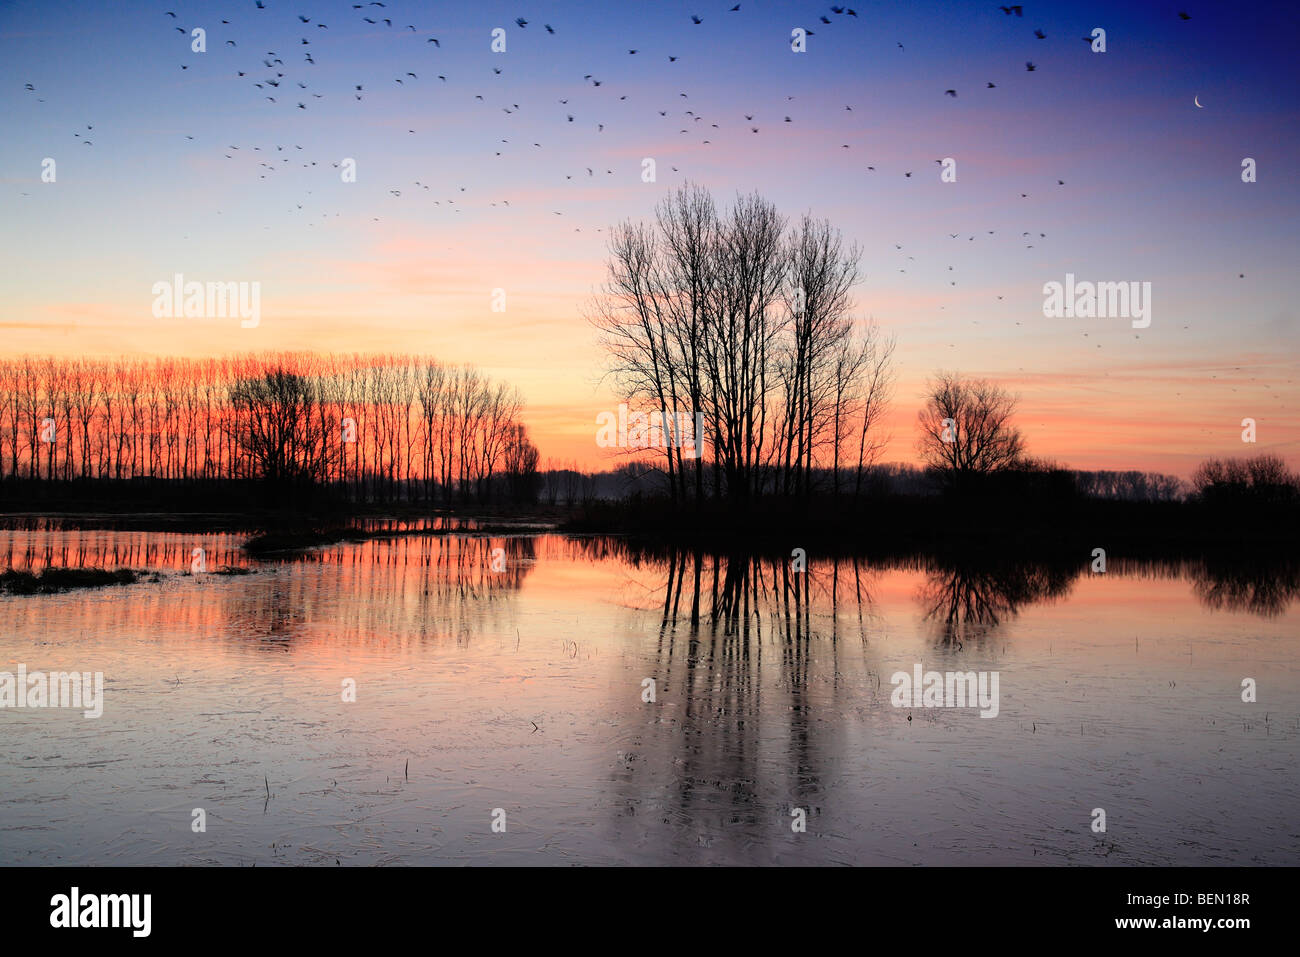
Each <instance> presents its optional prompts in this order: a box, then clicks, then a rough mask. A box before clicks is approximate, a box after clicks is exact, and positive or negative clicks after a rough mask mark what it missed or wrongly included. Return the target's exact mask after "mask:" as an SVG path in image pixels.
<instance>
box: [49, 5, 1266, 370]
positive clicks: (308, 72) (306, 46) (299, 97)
mask: <svg viewBox="0 0 1300 957" xmlns="http://www.w3.org/2000/svg"><path fill="white" fill-rule="evenodd" d="M267 2H268V0H254V3H255V10H256V11H266V10H267ZM742 5H743V4H742V3H737V4H734V5H733V6H730V7H728V8H726V10H725V13H724V16H725V15H739V14H741V12H742V11H741V7H742ZM351 9H352V11H353V13H354V14H355V16H356V17H357V20H358V22H359V23H365V24H367V25H368V26H371V27H379V26H380V25H381V24H382V27H383V30H385V31H387V30H392V31H394V32H395V33H402V34H407V33H409V34H415V35H416V36H422V37H423V39H424V44H423V46H424V47H425V48H427V49H429V52H430V53H431V54H433V53H434V52H435V51H441V50H442V49H443V38H442V37H438V36H435V35H433V34H432V33H430V32H428V31H422V30H420V29H419V28H418V27H417V26H416V25H415V24H414V23H402V22H401V21H402V20H405V19H406V17H397V18H394V16H392V15H390V9H389V5H388V3H387V2H383V0H368V2H364V3H353V4H352V5H351ZM998 9H1000V10H1001V12H1002V13H1003V14H1004V15H1006V16H1007V17H1013V18H1021V17H1023V16H1024V6H1023V5H1020V4H1017V5H1012V6H1000V7H999V8H998ZM829 13H830V14H831V15H832V16H834V17H836V18H837V19H840V20H844V21H847V20H848V19H850V18H852V19H860V18H859V14H858V12H857V11H856V10H854V9H852V8H850V7H846V6H831V7H830V9H829ZM254 15H256V14H254ZM163 16H164V18H165V19H168V20H170V21H171V22H172V29H174V30H175V31H176V32H178V33H181V34H184V35H186V37H187V39H188V37H189V35H190V29H189V28H187V27H186V26H184V25H182V24H181V23H180V22H179V17H178V15H177V13H176V12H175V11H170V10H169V11H166V12H165V13H164V14H163ZM296 17H297V26H298V27H299V29H298V30H297V31H296V32H297V33H298V34H300V35H299V36H297V37H296V42H295V43H294V44H293V48H295V49H297V50H298V51H299V52H300V53H301V60H298V61H291V63H292V65H290V64H289V63H286V59H285V57H286V56H288V55H289V54H287V53H277V52H276V51H273V50H268V51H263V52H260V53H257V54H251V55H250V62H249V63H247V64H245V65H244V68H243V69H238V70H236V71H235V75H234V77H233V79H236V80H240V81H243V82H246V83H248V84H249V85H250V89H255V90H257V91H259V92H258V95H259V96H260V97H261V98H262V99H263V100H264V101H266V102H268V103H270V104H273V105H275V106H278V107H281V108H287V109H291V110H301V111H306V110H308V109H309V104H310V103H311V102H312V101H313V100H321V99H324V98H326V96H327V95H329V94H327V93H321V92H317V90H316V87H315V86H314V83H315V79H314V77H313V76H312V74H313V73H314V72H315V70H314V68H315V67H316V66H317V60H316V58H315V55H314V50H313V47H314V46H315V44H314V43H313V37H314V36H315V37H318V36H322V34H317V33H316V31H328V30H329V29H330V27H329V24H327V23H324V22H321V21H319V20H316V19H314V18H312V17H309V16H306V15H303V14H297V15H296ZM1179 18H1180V19H1182V20H1189V19H1191V18H1190V16H1189V15H1188V14H1186V13H1179ZM704 20H705V18H704V17H702V16H700V15H697V14H693V15H691V17H690V24H691V26H694V27H698V26H700V25H702V24H703V23H704ZM818 21H819V22H820V23H821V24H822V25H834V24H835V23H836V20H833V19H832V18H831V17H830V16H827V15H826V14H825V13H823V14H821V15H820V16H819V17H818ZM220 23H221V25H222V26H230V25H231V21H230V20H228V19H222V20H221V21H220ZM530 25H531V26H533V29H534V32H541V33H544V35H547V36H555V35H556V33H557V31H556V28H555V27H554V26H553V25H552V24H550V23H543V24H541V31H537V30H536V25H535V24H533V23H532V21H530V20H528V19H527V18H525V17H518V18H516V19H515V20H514V26H515V28H516V30H517V31H520V32H525V31H528V29H529V27H530ZM804 32H805V33H806V34H807V35H809V36H813V35H815V32H814V30H812V29H807V28H805V30H804ZM1033 36H1034V37H1035V38H1036V39H1038V40H1044V39H1046V38H1047V34H1046V33H1045V32H1044V30H1042V29H1041V28H1036V29H1035V30H1034V31H1033ZM1084 39H1086V40H1088V41H1089V42H1090V43H1091V42H1092V38H1091V37H1085V38H1084ZM896 42H897V47H898V49H899V50H900V51H904V52H905V50H906V48H905V47H904V45H903V43H902V41H901V40H900V41H896ZM221 43H222V45H224V46H225V47H229V48H231V49H232V50H241V49H243V48H242V47H241V45H240V40H239V39H238V38H236V37H235V36H230V37H225V38H224V39H222V40H221ZM245 46H247V43H245ZM626 50H627V52H626V55H627V56H641V57H644V56H645V55H646V52H647V51H646V50H645V49H643V48H642V47H628V48H626ZM659 55H661V56H663V57H664V58H665V59H666V62H667V63H668V64H670V65H671V64H674V63H677V62H678V61H679V60H680V58H681V55H680V53H672V52H668V51H666V50H665V51H661V53H660V54H659ZM254 61H255V62H256V64H259V65H260V66H257V65H254ZM180 67H181V69H182V70H187V69H189V64H185V63H182V64H181V65H180ZM437 69H438V67H436V66H435V67H433V68H432V69H430V68H427V67H421V68H420V70H419V72H417V71H416V70H415V69H411V70H406V69H399V70H397V71H394V72H396V73H397V74H398V75H396V76H394V77H392V83H393V84H395V85H396V86H400V87H405V86H409V85H414V84H418V83H422V82H426V81H428V80H431V79H436V82H438V83H439V84H445V85H448V86H449V87H456V88H461V87H462V84H463V83H464V82H465V78H462V77H452V76H450V75H449V74H448V73H445V72H437ZM504 69H505V67H504V66H496V65H492V66H490V71H491V72H490V74H489V73H487V71H486V70H485V71H484V73H483V74H482V75H481V76H479V77H477V78H472V79H476V80H478V81H480V82H482V81H487V82H490V81H491V77H499V76H501V75H502V73H503V71H504ZM1025 69H1026V71H1027V72H1035V71H1036V70H1037V69H1038V67H1037V66H1036V65H1035V64H1034V63H1033V62H1032V61H1026V63H1025ZM422 78H423V79H422ZM358 79H359V82H352V83H350V84H349V86H350V89H348V90H347V94H348V95H350V96H351V98H352V99H353V100H354V101H357V102H360V101H363V100H364V99H365V97H366V96H367V94H368V93H370V92H371V91H372V90H373V89H374V81H373V80H368V79H366V78H358ZM574 82H575V83H576V82H577V79H576V71H575V80H574ZM581 82H582V85H583V86H584V87H587V86H590V88H592V89H596V88H601V87H604V86H605V85H606V81H605V80H603V79H601V78H599V77H597V76H595V75H593V74H590V73H588V74H583V76H582V81H581ZM996 88H997V86H996V84H994V83H993V82H992V81H991V80H990V81H988V82H987V85H986V89H990V90H991V89H996ZM26 89H27V91H28V92H29V93H32V94H36V93H37V91H36V88H35V86H34V85H33V84H31V83H28V84H26ZM334 93H335V95H337V91H334ZM615 93H616V91H610V93H609V97H610V98H611V104H612V103H620V102H625V101H627V100H628V96H629V94H621V95H617V99H612V98H613V97H614V96H615ZM464 95H466V96H468V97H472V102H473V103H475V104H484V105H485V106H486V104H487V98H486V96H485V95H484V94H483V93H480V92H474V93H469V92H468V90H465V91H464ZM942 95H944V96H947V97H950V98H953V99H956V98H957V96H958V91H957V90H956V89H955V88H949V89H946V90H944V91H943V94H942ZM794 99H795V98H794V97H793V96H787V97H786V103H787V104H788V103H789V102H791V101H793V100H794ZM570 100H571V97H562V98H560V99H559V102H558V105H559V106H561V107H563V110H562V111H561V113H560V116H561V117H562V120H559V119H557V122H559V123H561V124H562V125H563V126H564V127H568V126H569V125H570V124H574V123H576V122H577V119H578V117H577V114H576V112H574V110H575V109H576V108H575V107H573V106H571V105H570ZM674 100H676V101H677V103H678V108H680V106H681V105H683V104H682V103H681V101H689V100H690V96H689V94H688V93H687V92H686V91H680V92H678V93H677V96H676V97H674ZM42 102H43V101H42ZM787 108H788V107H787ZM497 109H499V110H500V111H501V112H502V113H504V114H506V115H512V114H515V113H517V112H519V111H520V110H521V106H520V104H518V103H514V102H508V101H503V102H502V103H501V105H499V106H498V107H497ZM844 110H845V111H847V112H850V113H851V112H853V107H852V105H850V104H845V106H844ZM656 112H657V114H658V117H659V118H660V119H670V118H676V117H678V116H680V117H681V118H682V120H683V122H682V124H681V129H680V134H685V135H696V130H702V131H704V132H703V133H702V134H700V135H701V136H702V138H701V140H700V143H699V145H700V146H709V145H712V143H713V140H712V139H711V138H710V137H712V136H714V135H716V134H713V133H712V132H710V131H713V130H721V124H720V123H718V122H713V121H712V120H711V119H710V118H707V117H705V116H703V115H701V114H699V113H697V112H696V111H695V110H694V109H684V110H681V111H680V112H678V109H675V108H673V107H671V106H669V107H666V108H664V109H656ZM742 116H743V118H744V124H745V128H747V129H748V131H749V134H750V135H757V134H759V133H760V131H761V129H762V126H761V125H759V120H758V119H757V116H758V114H757V112H755V113H743V114H742ZM780 122H781V124H782V125H784V124H794V123H795V117H794V115H793V114H792V113H785V112H784V111H782V112H781V120H780ZM705 123H707V124H708V125H707V126H701V125H700V124H705ZM605 126H606V124H605V123H604V122H602V121H596V122H594V123H592V124H591V127H590V128H591V129H594V131H595V132H596V133H597V134H599V133H603V132H604V130H605ZM93 129H94V127H93V126H92V125H90V124H87V126H86V130H85V132H86V133H90V132H91V131H93ZM407 132H408V133H410V134H414V133H415V132H416V130H415V129H408V130H407ZM73 135H74V136H75V137H77V138H79V139H80V140H81V142H82V143H84V144H85V145H86V146H93V145H94V144H93V142H92V141H91V140H90V139H88V138H86V136H85V135H84V134H83V133H82V131H80V130H78V131H76V132H75V133H74V134H73ZM185 136H186V139H187V140H191V141H192V140H194V138H195V137H194V135H193V134H185ZM530 142H531V146H528V147H525V148H526V149H537V150H540V149H542V148H543V146H542V143H541V142H537V141H530ZM510 145H511V141H510V139H509V138H504V137H503V138H501V139H500V141H499V143H498V144H497V146H498V147H509V146H510ZM841 148H842V149H845V150H847V149H850V148H851V146H850V144H848V143H844V144H841ZM242 150H243V151H244V152H247V153H259V154H263V157H262V158H260V159H259V160H258V163H257V166H258V168H259V170H260V172H259V173H258V175H259V176H260V177H261V178H263V179H265V178H266V177H268V176H270V175H273V174H275V173H276V172H277V171H280V170H283V169H285V168H286V167H289V166H291V164H292V163H293V162H294V161H295V157H297V154H299V153H301V152H303V147H302V146H301V145H298V144H293V145H292V146H291V147H289V146H286V145H283V144H275V145H274V149H273V150H272V147H271V145H267V146H265V148H264V147H263V146H261V145H252V146H249V145H245V146H244V147H242ZM222 152H223V155H224V156H225V158H226V159H231V160H233V159H235V158H236V154H237V153H240V152H241V147H240V146H239V145H235V144H230V145H228V146H227V148H226V150H223V151H222ZM504 152H505V150H503V149H501V148H494V149H493V153H494V154H495V156H497V157H500V156H502V155H503V153H504ZM282 154H283V155H282ZM297 162H298V165H300V166H301V167H302V168H305V169H311V168H312V167H316V166H318V164H319V162H320V161H318V160H312V159H309V158H307V157H297ZM935 163H938V164H942V163H943V161H942V160H939V159H936V160H935ZM332 166H333V167H334V168H338V167H339V166H340V163H339V162H338V161H334V162H332ZM669 168H670V169H671V170H672V172H674V173H679V172H680V169H679V167H677V166H672V165H670V167H669ZM599 169H601V167H598V166H586V165H585V164H584V165H583V166H581V167H580V168H579V169H577V170H574V172H572V173H566V174H564V178H565V180H566V181H572V180H573V179H574V178H575V177H577V178H578V179H579V180H581V179H583V173H584V171H585V175H586V178H588V179H592V178H595V177H596V176H597V174H598V170H599ZM876 171H877V167H876V166H875V165H874V164H872V165H866V166H865V172H867V173H875V172H876ZM897 172H898V173H901V175H902V177H903V178H904V179H908V180H910V179H912V176H913V173H914V172H915V170H904V169H900V170H898V171H897ZM600 175H602V176H614V175H615V173H614V170H613V169H611V168H608V167H604V168H603V173H601V174H600ZM1056 186H1057V187H1058V188H1059V187H1064V186H1065V181H1064V180H1062V179H1056ZM411 188H414V189H416V190H421V191H432V189H433V186H432V185H431V184H429V183H425V182H422V181H420V180H417V181H415V182H414V183H413V184H410V185H409V186H403V185H391V186H389V187H388V188H387V189H386V192H387V193H388V194H389V195H391V196H392V197H394V198H400V197H401V196H402V195H403V190H404V189H406V190H409V189H411ZM466 192H467V187H465V186H459V187H457V188H456V190H455V191H454V192H453V193H452V195H450V196H442V197H441V198H439V199H436V200H432V202H433V203H434V205H438V206H441V205H443V204H446V206H447V207H448V208H450V209H452V211H453V212H456V213H459V212H460V209H461V206H462V205H463V199H464V196H463V195H462V194H464V193H466ZM310 195H311V191H310V190H308V191H306V195H305V196H304V197H303V199H304V201H305V200H306V198H307V197H308V196H310ZM1019 195H1020V198H1021V199H1028V198H1029V193H1027V192H1022V193H1020V194H1019ZM498 204H499V205H500V206H501V207H508V206H509V205H510V203H509V200H507V199H499V200H497V201H493V202H490V203H489V204H488V205H489V206H492V207H496V206H498ZM302 210H303V203H296V204H295V209H293V210H290V212H299V211H302ZM551 212H552V213H553V215H555V216H562V215H563V212H562V211H560V210H552V211H551ZM334 215H335V216H338V215H339V214H338V213H334ZM328 216H329V214H328V213H323V214H322V217H323V218H325V217H328ZM374 221H375V222H378V221H379V217H374ZM309 225H311V224H310V223H309ZM268 228H269V227H268ZM575 231H577V232H581V231H582V228H581V226H578V227H575ZM596 231H597V232H600V231H602V230H601V228H600V227H596ZM995 234H996V231H995V230H987V231H985V235H986V236H994V235H995ZM948 235H949V236H950V238H951V239H954V240H956V239H958V238H959V237H960V235H961V234H960V233H949V234H948ZM976 237H977V234H975V233H971V234H968V235H967V241H968V242H975V241H976ZM1046 238H1047V234H1046V233H1045V232H1041V231H1034V230H1024V231H1022V232H1021V233H1020V235H1019V237H1018V239H1019V240H1020V241H1022V242H1024V247H1025V248H1027V249H1033V248H1034V246H1035V243H1034V242H1033V240H1036V239H1046ZM1026 240H1028V241H1026ZM893 245H894V247H895V251H896V252H897V253H902V252H903V247H902V245H901V244H897V243H895V244H893ZM910 261H914V257H912V256H910V255H909V256H907V257H906V259H905V260H901V261H900V264H899V266H898V271H899V272H900V273H904V274H905V273H906V272H907V265H906V263H907V262H910ZM947 271H948V272H953V273H955V267H954V266H953V265H951V264H950V265H948V267H947ZM1241 278H1244V275H1242V276H1241ZM948 282H949V284H950V286H954V287H955V286H956V285H957V279H956V278H950V279H949V280H948ZM997 298H998V299H999V300H1001V299H1003V296H1001V295H999V296H998V297H997ZM939 308H940V309H943V308H945V307H943V306H940V307H939ZM971 321H972V322H974V323H978V320H971ZM1016 324H1017V325H1020V323H1019V322H1017V323H1016ZM1084 335H1085V336H1086V335H1087V333H1084ZM954 347H955V345H954ZM1100 347H1101V346H1100V344H1098V345H1097V348H1100Z"/></svg>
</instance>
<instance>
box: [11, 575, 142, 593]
mask: <svg viewBox="0 0 1300 957" xmlns="http://www.w3.org/2000/svg"><path fill="white" fill-rule="evenodd" d="M139 580H140V575H139V573H138V572H135V571H132V570H131V569H129V568H115V569H104V568H46V569H44V570H42V571H41V572H39V573H33V572H20V571H15V570H13V569H8V570H7V571H5V572H3V573H0V592H4V593H5V594H9V595H48V594H52V593H54V592H61V591H71V590H72V589H74V588H105V587H107V586H110V585H132V584H135V582H137V581H139Z"/></svg>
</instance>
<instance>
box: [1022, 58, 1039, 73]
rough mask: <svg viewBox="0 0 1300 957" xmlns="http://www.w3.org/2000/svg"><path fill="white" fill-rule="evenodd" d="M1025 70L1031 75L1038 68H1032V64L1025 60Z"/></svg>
mask: <svg viewBox="0 0 1300 957" xmlns="http://www.w3.org/2000/svg"><path fill="white" fill-rule="evenodd" d="M1025 69H1026V70H1028V71H1029V72H1030V73H1033V72H1034V71H1035V70H1037V69H1038V67H1036V66H1034V64H1033V63H1032V62H1031V61H1029V60H1026V61H1025Z"/></svg>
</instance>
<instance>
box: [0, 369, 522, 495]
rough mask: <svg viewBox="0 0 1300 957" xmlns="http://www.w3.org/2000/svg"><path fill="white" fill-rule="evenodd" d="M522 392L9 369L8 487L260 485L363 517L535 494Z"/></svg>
mask: <svg viewBox="0 0 1300 957" xmlns="http://www.w3.org/2000/svg"><path fill="white" fill-rule="evenodd" d="M522 411H523V399H522V397H521V395H520V393H519V391H518V390H517V389H515V388H514V387H512V386H510V385H508V384H506V383H502V382H495V381H493V380H492V379H491V378H490V377H489V376H487V375H485V374H484V373H482V372H481V371H479V370H478V369H476V368H474V367H472V366H468V365H464V366H455V365H448V364H445V363H442V362H439V361H437V360H435V359H432V358H429V357H426V356H401V355H366V354H317V353H306V352H281V353H260V354H248V355H240V356H228V357H221V358H203V359H190V358H155V359H135V358H118V359H102V360H100V359H68V358H56V357H40V356H22V357H19V358H16V359H9V360H0V478H3V479H7V480H20V479H21V480H29V481H41V480H43V481H62V482H73V481H76V480H132V479H137V480H138V479H152V480H164V481H173V482H187V481H189V482H210V483H223V482H240V481H248V480H255V481H258V482H261V483H265V484H267V485H270V486H274V487H276V488H281V489H284V488H292V487H302V486H313V487H321V486H330V487H332V488H334V489H336V490H337V491H338V492H340V493H341V494H343V495H345V496H346V497H348V498H349V499H352V500H354V501H399V500H405V501H417V500H419V501H426V502H431V503H432V502H442V503H444V504H452V503H455V502H461V501H471V500H472V501H486V500H487V499H489V498H490V497H492V495H493V494H494V492H496V493H499V492H502V491H504V492H505V493H506V494H510V495H512V496H518V497H520V498H531V496H532V495H533V494H535V486H536V476H537V462H538V451H537V448H536V446H535V445H533V443H532V442H531V441H530V440H529V438H528V433H527V429H526V428H525V426H524V425H523V424H522V422H521V421H520V415H521V413H522Z"/></svg>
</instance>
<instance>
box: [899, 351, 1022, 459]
mask: <svg viewBox="0 0 1300 957" xmlns="http://www.w3.org/2000/svg"><path fill="white" fill-rule="evenodd" d="M1015 411H1016V397H1015V396H1013V395H1011V394H1010V393H1008V392H1006V391H1005V390H1003V389H1001V388H999V387H998V386H996V385H994V384H993V383H991V382H989V381H988V380H987V379H963V378H962V377H961V376H960V375H958V374H957V373H955V372H940V373H938V374H937V375H936V376H935V377H934V378H933V379H931V380H930V381H929V383H928V384H927V386H926V392H925V405H924V406H923V407H922V408H921V411H920V412H919V413H918V414H917V425H918V427H919V429H920V433H921V434H920V437H919V439H918V440H917V450H918V451H919V452H920V453H921V456H922V458H923V459H924V460H925V462H926V464H927V465H928V466H929V467H930V468H932V469H934V470H936V471H937V472H938V473H940V474H941V475H942V476H943V477H944V478H945V480H947V481H949V482H952V483H960V482H961V481H963V480H964V479H965V478H967V477H969V476H971V475H981V474H986V473H989V472H996V471H999V470H1001V469H1006V468H1010V467H1012V466H1014V465H1016V464H1017V463H1018V462H1019V461H1020V459H1021V457H1022V456H1023V455H1024V450H1025V443H1024V438H1023V437H1022V435H1021V433H1020V430H1019V429H1018V428H1017V427H1016V426H1015V425H1014V424H1012V421H1011V419H1012V416H1013V415H1014V414H1015Z"/></svg>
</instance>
